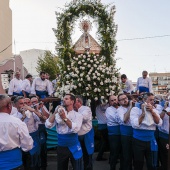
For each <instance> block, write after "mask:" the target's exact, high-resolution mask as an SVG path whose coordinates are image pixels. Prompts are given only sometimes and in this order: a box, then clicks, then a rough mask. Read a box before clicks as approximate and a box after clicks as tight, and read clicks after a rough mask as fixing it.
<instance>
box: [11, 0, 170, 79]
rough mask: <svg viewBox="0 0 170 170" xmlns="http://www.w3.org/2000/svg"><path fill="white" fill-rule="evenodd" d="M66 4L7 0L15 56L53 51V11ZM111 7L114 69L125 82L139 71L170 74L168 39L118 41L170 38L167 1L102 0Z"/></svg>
mask: <svg viewBox="0 0 170 170" xmlns="http://www.w3.org/2000/svg"><path fill="white" fill-rule="evenodd" d="M66 2H70V1H68V0H67V1H66V0H11V9H12V11H13V39H15V41H16V48H15V49H14V50H13V52H14V53H15V52H16V53H19V51H22V50H27V49H32V48H36V49H45V50H52V51H54V47H55V44H54V42H55V41H56V39H55V36H54V33H53V31H52V28H55V27H56V26H57V25H56V17H55V11H58V10H59V9H60V8H63V7H64V4H65V3H66ZM101 2H103V3H104V4H109V3H112V4H115V6H116V14H115V22H116V24H117V25H118V32H117V36H116V39H117V40H118V41H117V46H118V51H117V53H116V58H117V59H118V61H117V67H119V68H121V70H120V72H121V73H125V74H126V75H127V76H128V78H129V79H131V80H132V81H136V79H137V78H138V77H139V76H141V72H142V71H143V70H148V72H170V67H169V61H170V36H166V37H159V38H150V39H149V38H148V39H147V38H146V39H142V40H137V39H136V40H126V41H125V40H124V41H123V40H122V39H134V38H143V37H153V36H161V35H170V1H169V0H163V1H161V0H102V1H101Z"/></svg>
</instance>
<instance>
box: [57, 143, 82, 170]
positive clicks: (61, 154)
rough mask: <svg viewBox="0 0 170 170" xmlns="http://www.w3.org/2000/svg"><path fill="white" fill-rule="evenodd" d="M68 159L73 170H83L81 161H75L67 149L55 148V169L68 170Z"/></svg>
mask: <svg viewBox="0 0 170 170" xmlns="http://www.w3.org/2000/svg"><path fill="white" fill-rule="evenodd" d="M69 159H70V161H71V164H72V166H73V170H83V159H82V158H80V159H78V160H75V159H74V157H73V155H72V153H71V152H70V150H69V149H68V147H61V146H58V147H57V169H58V170H68V163H69Z"/></svg>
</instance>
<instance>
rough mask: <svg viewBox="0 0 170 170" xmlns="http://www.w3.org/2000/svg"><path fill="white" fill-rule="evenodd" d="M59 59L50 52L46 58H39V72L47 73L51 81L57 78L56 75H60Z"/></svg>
mask: <svg viewBox="0 0 170 170" xmlns="http://www.w3.org/2000/svg"><path fill="white" fill-rule="evenodd" d="M58 61H59V60H58V57H57V56H55V55H54V54H52V53H51V52H50V51H46V52H45V54H44V56H41V57H38V61H37V67H36V70H37V72H40V71H45V72H46V73H48V74H49V75H50V80H54V79H55V78H56V74H57V73H59V62H58Z"/></svg>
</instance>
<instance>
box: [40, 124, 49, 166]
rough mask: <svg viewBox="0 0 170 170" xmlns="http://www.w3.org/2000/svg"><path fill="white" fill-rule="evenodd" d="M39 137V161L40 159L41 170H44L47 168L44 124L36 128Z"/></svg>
mask: <svg viewBox="0 0 170 170" xmlns="http://www.w3.org/2000/svg"><path fill="white" fill-rule="evenodd" d="M38 130H39V136H40V159H41V168H44V169H46V167H47V144H46V140H47V132H46V128H45V125H44V124H39V127H38Z"/></svg>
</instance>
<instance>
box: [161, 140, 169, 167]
mask: <svg viewBox="0 0 170 170" xmlns="http://www.w3.org/2000/svg"><path fill="white" fill-rule="evenodd" d="M168 143H169V141H168V139H164V138H161V137H159V141H158V146H159V151H160V152H159V154H160V161H161V170H168V167H167V166H168V150H167V148H166V145H167V144H168Z"/></svg>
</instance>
